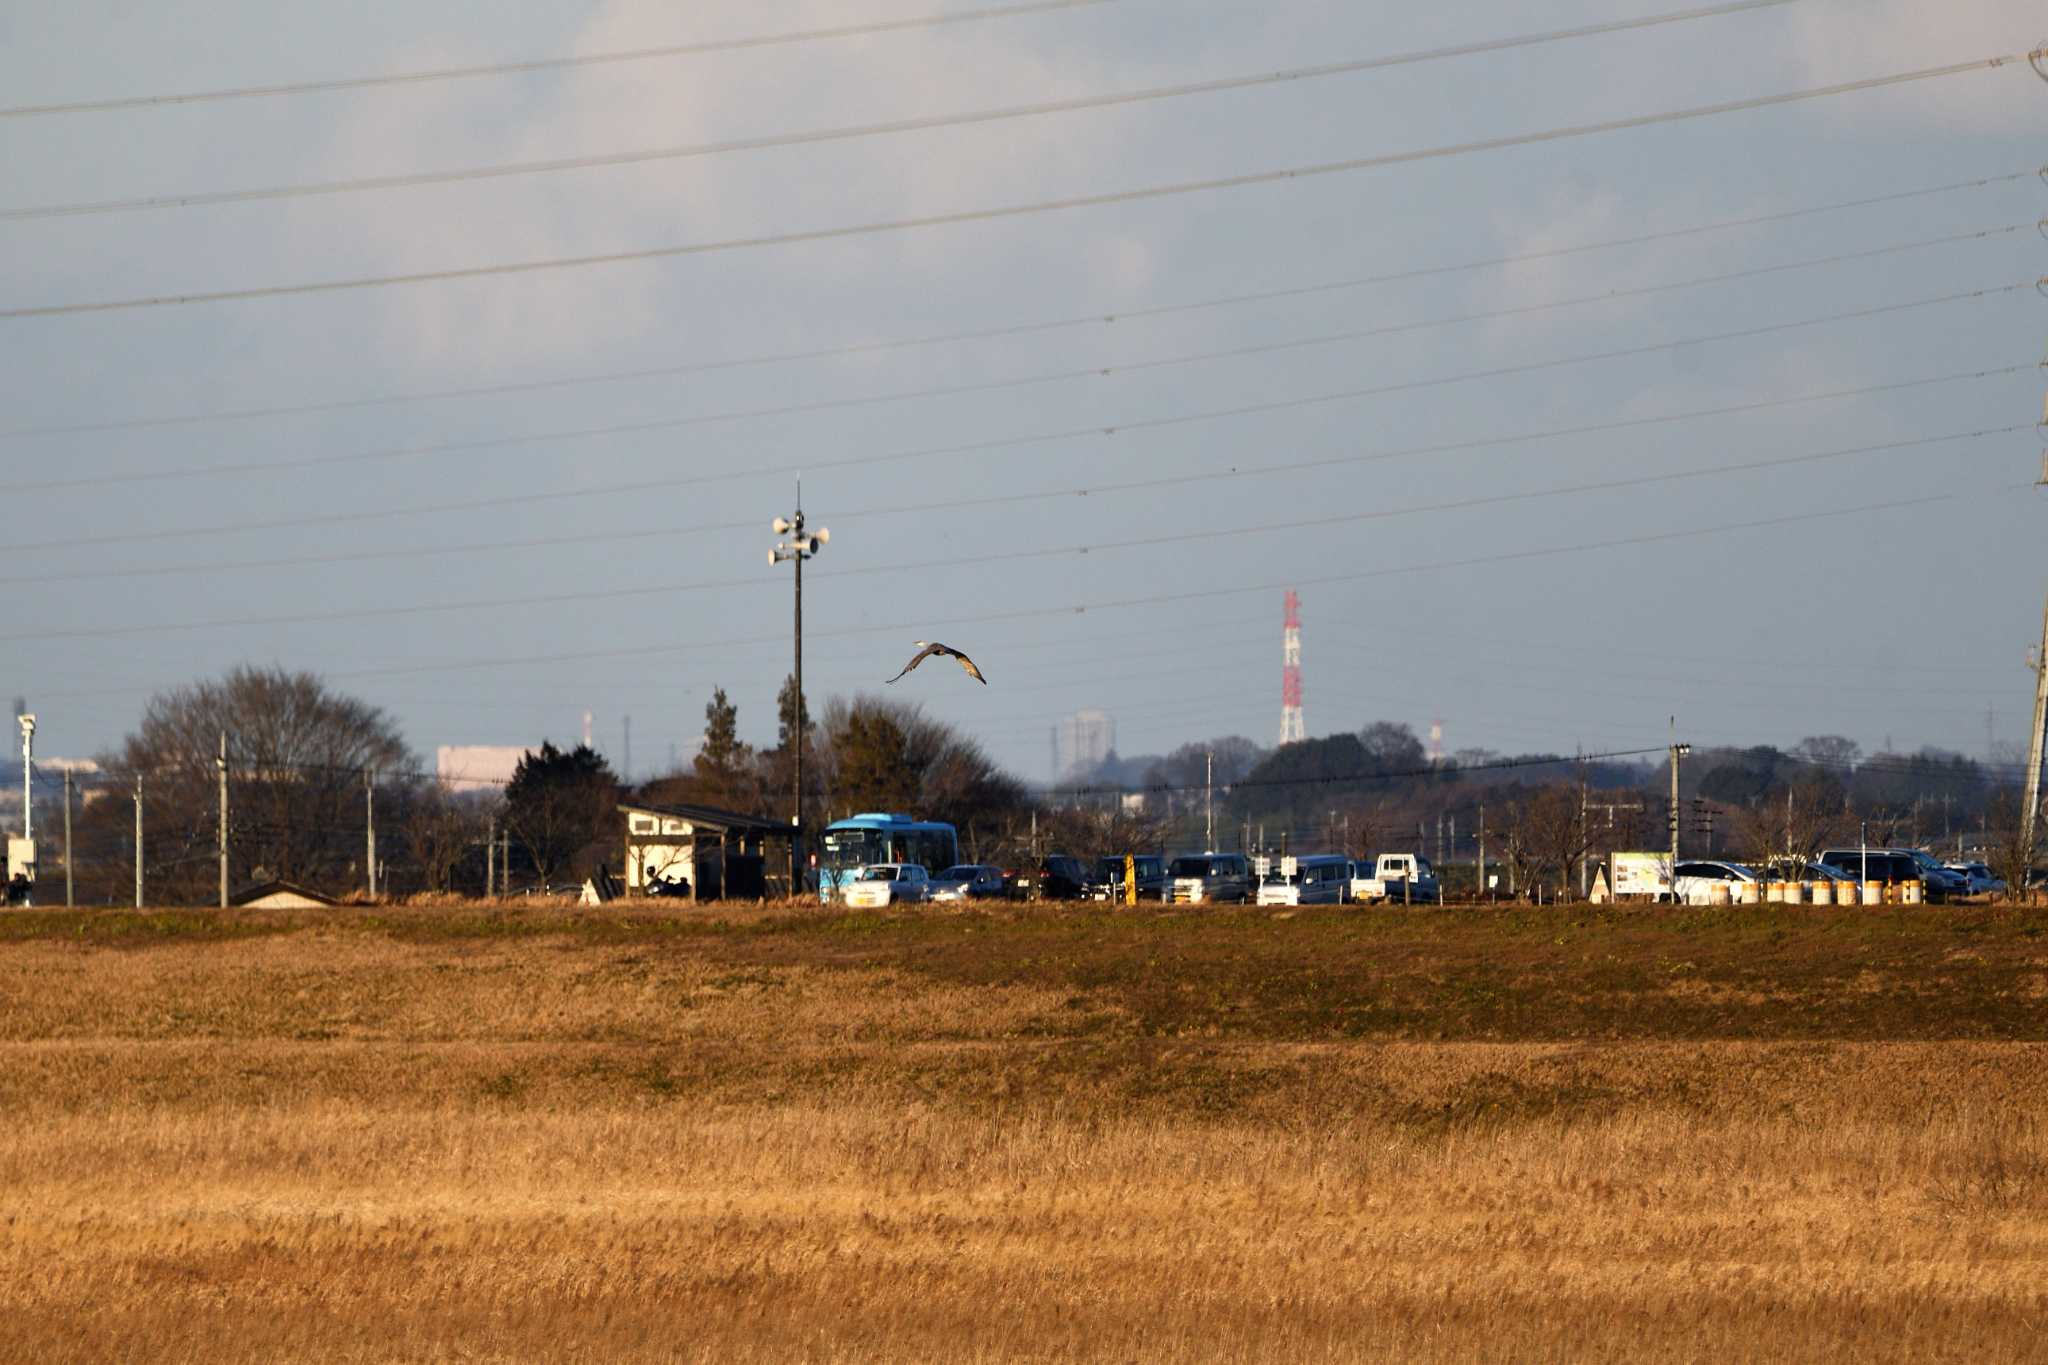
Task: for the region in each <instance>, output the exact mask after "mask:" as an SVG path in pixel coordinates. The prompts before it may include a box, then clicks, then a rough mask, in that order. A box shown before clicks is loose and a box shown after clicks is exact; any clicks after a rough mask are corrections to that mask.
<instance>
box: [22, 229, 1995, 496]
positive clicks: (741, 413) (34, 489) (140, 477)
mask: <svg viewBox="0 0 2048 1365" xmlns="http://www.w3.org/2000/svg"><path fill="white" fill-rule="evenodd" d="M2032 226H2033V224H2031V223H2014V224H2010V225H2008V226H2004V227H1997V228H1985V229H1982V230H1979V231H1976V232H1959V233H1949V234H1945V235H1943V236H1939V237H1929V238H1921V239H1918V240H1915V241H1910V242H1900V243H1893V244H1891V245H1887V246H1881V247H1873V248H1870V249H1867V250H1863V251H1849V252H1837V253H1835V254H1833V255H1830V256H1820V257H1809V258H1807V259H1805V260H1799V261H1786V262H1780V263H1778V264H1775V265H1765V266H1749V267H1746V268H1744V269H1741V270H1726V271H1719V272H1716V273H1714V274H1708V275H1695V276H1691V277H1688V278H1686V279H1682V280H1672V281H1666V282H1664V283H1661V284H1649V285H1638V286H1636V287H1634V288H1629V289H1609V290H1606V291H1604V292H1602V293H1598V294H1582V295H1578V296H1576V297H1572V298H1563V299H1549V300H1546V301H1544V302H1542V303H1532V304H1522V305H1518V306H1516V307H1512V308H1494V309H1485V310H1482V311H1479V312H1476V313H1455V314H1452V315H1450V316H1448V317H1439V318H1422V319H1417V320H1414V321H1409V322H1396V323H1387V324H1383V325H1381V326H1377V327H1360V328H1348V329H1346V330H1343V331H1339V332H1325V333H1320V334H1317V335H1312V336H1307V337H1293V338H1288V339H1285V340H1280V341H1264V342H1255V343H1251V344H1248V345H1242V346H1231V347H1224V348H1221V349H1218V350H1210V351H1196V352H1192V353H1189V354H1185V355H1178V356H1165V357H1158V358H1154V359H1151V360H1135V361H1127V362H1123V363H1119V364H1111V365H1093V366H1088V367H1085V368H1081V369H1067V370H1054V371H1050V372H1043V373H1039V374H1034V375H1023V376H1019V377H1015V378H1009V379H987V380H978V381H975V382H973V383H968V384H949V385H939V386H936V387H930V388H922V389H910V390H898V391H896V392H892V393H883V394H859V395H854V396H852V397H847V398H826V399H818V400H814V401H812V402H807V403H792V404H782V405H779V406H773V407H766V408H743V409H739V410H737V411H729V412H717V413H699V414H693V415H690V416H686V417H668V418H656V419H653V420H652V421H650V422H642V423H631V424H627V425H626V426H624V427H623V428H621V427H616V426H607V427H599V428H592V429H585V430H582V431H577V432H573V433H570V434H571V435H574V436H579V437H580V436H585V435H595V436H609V435H618V434H630V433H636V432H643V431H648V430H676V429H680V428H685V427H693V426H709V425H715V424H719V423H725V422H741V421H752V420H757V419H760V418H763V417H783V416H793V415H800V414H808V413H817V412H832V411H840V410H844V409H847V408H856V407H869V406H873V405H875V404H878V403H897V402H907V401H912V400H916V399H924V398H950V397H960V396H963V395H966V394H972V393H991V392H999V391H1002V390H1005V389H1012V388H1026V387H1035V386H1038V385H1042V384H1053V383H1062V382H1069V381H1073V380H1079V379H1108V378H1115V377H1117V376H1120V375H1124V374H1139V373H1144V372H1146V371H1150V370H1160V369H1169V368H1174V367H1178V366H1182V365H1193V364H1199V363H1203V362H1208V361H1217V360H1238V359H1244V358H1247V357H1251V356H1262V355H1273V354H1277V353H1280V352H1284V351H1291V350H1302V349H1306V348H1310V347H1317V346H1335V345H1342V344H1345V343H1347V342H1353V341H1367V340H1371V339H1373V338H1376V337H1386V336H1400V335H1405V334H1408V333H1411V332H1421V331H1428V330H1432V329H1435V328H1439V327H1452V326H1457V325H1459V324H1462V323H1468V322H1491V321H1498V320H1500V319H1503V318H1514V317H1527V316H1532V315H1534V314H1538V313H1547V312H1555V311H1558V310H1560V309H1565V308H1579V307H1585V306H1587V305H1590V304H1602V303H1612V302H1615V301H1617V300H1622V299H1630V298H1644V297H1648V296H1650V295H1655V294H1668V293H1674V292H1677V291H1679V290H1684V289H1697V288H1701V287H1704V286H1706V285H1712V284H1727V283H1732V282H1734V281H1737V280H1746V279H1756V278H1760V277H1762V276H1766V275H1779V274H1786V273H1789V272H1791V271H1796V270H1810V269H1814V268H1816V267H1823V266H1834V265H1843V264H1847V263H1850V262H1857V261H1866V260H1876V259H1880V258H1882V257H1886V256H1895V255H1898V254H1900V253H1903V252H1907V251H1917V250H1922V249H1925V248H1927V247H1933V246H1953V245H1956V244H1958V243H1963V242H1982V241H1988V240H1990V239H1992V238H1994V237H2001V236H2007V235H2010V234H2012V233H2016V232H2022V231H2025V230H2027V229H2028V228H2031V227H2032ZM563 437H564V433H559V432H556V433H550V432H525V433H520V434H518V435H514V436H505V437H479V438H476V439H475V440H473V441H468V442H453V443H447V444H444V445H440V446H429V447H411V448H405V449H402V450H401V451H399V452H397V453H396V454H393V453H390V452H382V451H371V452H359V453H355V454H350V455H307V456H295V457H292V458H289V459H281V460H256V461H246V462H244V463H241V464H227V465H217V464H216V465H185V466H179V467H174V468H169V469H149V470H140V471H132V472H125V473H106V474H84V475H73V476H70V477H68V478H62V479H46V480H42V481H40V482H37V483H27V484H16V485H13V486H12V487H8V488H4V489H0V494H5V495H8V496H19V495H21V494H26V493H44V492H52V491H56V490H59V489H72V488H93V487H101V486H105V485H108V484H127V483H147V482H157V481H162V480H171V479H192V478H217V477H221V476H225V475H239V474H248V473H257V472H270V471H278V470H287V469H304V468H320V467H324V466H327V465H332V464H342V463H355V462H358V461H362V460H380V459H392V458H398V457H399V456H400V455H417V454H425V453H433V452H436V451H448V450H470V449H478V448H488V447H490V446H493V445H498V444H509V445H528V444H533V443H536V442H539V443H545V442H548V441H553V440H560V439H563Z"/></svg>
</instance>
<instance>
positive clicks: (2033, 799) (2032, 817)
mask: <svg viewBox="0 0 2048 1365" xmlns="http://www.w3.org/2000/svg"><path fill="white" fill-rule="evenodd" d="M2041 475H2042V483H2043V484H2048V460H2044V461H2043V466H2042V470H2041ZM2044 726H2048V606H2044V607H2043V608H2042V610H2041V648H2040V651H2039V652H2038V653H2036V654H2035V655H2034V728H2033V730H2032V731H2030V732H2029V734H2028V736H2027V795H2026V800H2025V801H2024V802H2023V803H2022V804H2021V810H2020V818H2021V820H2022V821H2024V825H2023V827H2022V831H2023V832H2022V833H2021V835H2020V849H2021V851H2022V852H2024V853H2025V854H2026V858H2025V861H2024V864H2023V866H2024V868H2025V869H2026V870H2027V872H2028V873H2031V872H2032V870H2033V866H2034V831H2035V830H2036V829H2038V828H2039V827H2040V823H2041V748H2042V744H2043V738H2042V731H2043V727H2044ZM2020 894H2021V895H2022V896H2023V897H2024V896H2025V894H2026V888H2025V887H2021V888H2020Z"/></svg>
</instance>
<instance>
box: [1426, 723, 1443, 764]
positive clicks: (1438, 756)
mask: <svg viewBox="0 0 2048 1365" xmlns="http://www.w3.org/2000/svg"><path fill="white" fill-rule="evenodd" d="M1429 761H1430V762H1431V763H1441V762H1443V761H1444V723H1443V721H1442V720H1441V719H1438V720H1433V721H1431V722H1430V723H1429Z"/></svg>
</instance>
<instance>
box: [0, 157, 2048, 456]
mask: <svg viewBox="0 0 2048 1365" xmlns="http://www.w3.org/2000/svg"><path fill="white" fill-rule="evenodd" d="M2035 174H2036V172H2034V171H2031V170H2029V171H2015V172H2012V173H2010V174H2006V175H1995V176H1983V177H1979V178H1977V179H1974V180H1958V181H1950V182H1948V183H1946V184H1940V185H1930V186H1925V187H1923V188H1920V189H1911V190H1897V191H1894V192H1892V193H1889V194H1879V195H1869V196H1865V197H1863V198H1858V199H1844V200H1837V201H1834V202H1831V203H1825V204H1809V205H1804V206H1801V207H1798V208H1791V209H1779V210H1774V211H1772V212H1769V213H1758V214H1750V215H1747V216H1745V217H1741V218H1727V219H1721V220H1719V221H1715V222H1709V223H1699V224H1694V225H1692V226H1688V227H1680V228H1667V229H1664V230H1661V231H1657V232H1646V233H1638V234H1635V235H1633V236H1629V237H1613V238H1607V239H1604V240H1599V241H1592V242H1580V243H1576V244H1574V245H1571V246H1564V247H1552V248H1550V249H1548V250H1544V251H1531V252H1522V253H1518V254H1516V255H1512V256H1494V257H1489V258H1486V259H1483V260H1476V261H1463V262H1457V263H1453V264H1446V265H1432V266H1416V267H1411V268H1407V269H1403V270H1395V271H1389V272H1384V273H1380V274H1374V275H1360V276H1352V277H1350V278H1347V279H1339V280H1327V281H1322V282H1319V283H1313V284H1305V285H1292V286H1287V287H1283V288H1278V289H1266V290H1258V291H1254V292H1250V293H1238V294H1225V295H1219V296H1214V297H1211V298H1206V299H1195V300H1188V301H1183V302H1179V303H1165V304H1155V305H1152V306H1149V307H1144V308H1125V309H1121V310H1118V311H1116V312H1109V313H1088V314H1083V315H1080V316H1075V317H1066V318H1054V319H1050V320H1046V321H1040V322H1022V323H1012V324H1007V325H1003V326H997V327H986V328H978V329H974V330H970V331H958V332H942V333H937V334H933V335H928V336H922V337H909V338H903V339H899V340H891V341H866V342H855V343H851V344H848V345H844V346H829V347H822V348H816V349H810V350H802V351H782V352H775V353H771V354H765V355H755V356H740V357H735V358H732V359H728V360H699V361H687V362H683V363H680V364H674V365H657V366H650V367H644V368H639V369H627V370H612V371H606V372H601V373H597V374H588V375H569V376H563V377H558V378H553V379H531V380H517V381H512V382H509V383H503V384H484V385H472V386H469V387H465V388H452V389H433V390H424V391H419V392H414V393H398V394H381V395H373V396H370V397H365V398H344V399H333V400H328V401H324V402H312V403H291V404H280V405H277V406H272V407H261V408H239V409H224V410H219V411H215V412H205V413H175V414H162V415H158V416H149V417H131V418H117V419H114V420H111V421H101V422H78V423H71V424H68V425H62V426H44V427H17V428H15V429H13V430H11V431H0V440H17V439H20V438H23V437H31V436H67V435H79V434H84V433H90V432H100V431H130V430H138V429H142V428H149V427H167V426H189V425H194V424H198V423H204V422H240V421H250V420H255V419H259V418H267V417H289V416H298V415H303V414H313V413H324V412H345V411H350V410H353V409H358V408H368V407H383V406H388V405H395V404H403V403H424V402H434V401H439V400H443V399H456V398H493V397H501V396H504V395H508V394H522V393H539V392H546V391H550V390H555V389H565V388H581V387H585V386H589V385H596V384H615V383H623V382H629V381H632V380H637V379H666V378H673V377H675V376H677V375H684V374H705V373H711V372H715V371H721V370H732V369H745V368H752V367H756V366H764V365H781V364H790V363H795V362H801V361H809V360H833V359H841V358H846V357H852V356H859V355H873V354H877V353H880V352H885V351H895V350H907V349H911V348H915V347H923V346H943V345H954V344H958V343H960V342H967V341H988V340H995V339H999V338H1004V337H1015V336H1027V335H1032V334H1035V333H1040V332H1050V331H1059V330H1066V329H1071V328H1077V327H1091V326H1110V325H1114V324H1116V323H1118V322H1127V321H1131V320H1134V319H1139V318H1154V317H1165V316H1171V315H1174V314H1178V313H1187V312H1194V311H1198V310H1206V309H1211V308H1227V307H1235V306H1237V305H1240V304H1246V303H1264V302H1271V301H1273V300H1275V299H1285V298H1300V297H1303V296H1308V295H1315V294H1322V293H1334V292H1337V291H1339V290H1346V289H1359V288H1365V287H1368V286H1371V285H1379V284H1393V283H1398V282H1401V281H1406V280H1417V279H1425V278H1429V277H1433V276H1440V275H1449V274H1459V273H1463V272H1467V271H1475V270H1485V269H1493V268H1496V267H1500V266H1509V265H1524V264H1528V263H1532V262H1535V261H1547V260H1555V259H1559V258H1561V257H1566V256H1575V255H1581V254H1585V253H1588V252H1594V251H1607V250H1612V249H1615V248H1619V247H1629V246H1644V245H1647V244H1649V243H1652V242H1665V241H1672V240H1676V239H1680V238H1685V237H1693V236H1700V235H1703V234H1706V233H1713V232H1726V231H1730V230H1732V229H1736V228H1745V227H1756V226H1760V225H1763V224H1769V223H1780V222H1786V221H1789V220H1792V219H1797V218H1806V217H1812V216H1814V215H1817V214H1823V213H1839V212H1844V211H1847V210H1851V209H1860V208H1870V207H1873V206H1876V205H1879V204H1890V203H1897V202H1900V201H1902V200H1908V199H1921V198H1927V197H1930V196H1933V195H1938V194H1948V193H1953V192H1955V191H1958V190H1971V189H1985V188H1988V187H1990V186H1993V185H2004V184H2010V183H2012V182H2014V181H2017V180H2028V179H2032V178H2033V177H2034V175H2035Z"/></svg>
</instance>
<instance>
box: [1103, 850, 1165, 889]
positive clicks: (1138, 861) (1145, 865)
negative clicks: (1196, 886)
mask: <svg viewBox="0 0 2048 1365" xmlns="http://www.w3.org/2000/svg"><path fill="white" fill-rule="evenodd" d="M1131 861H1132V863H1134V864H1135V865H1136V868H1137V873H1138V877H1137V880H1138V899H1139V900H1141V901H1163V900H1165V899H1166V888H1167V886H1168V884H1169V880H1170V879H1169V878H1168V877H1167V875H1166V859H1164V858H1162V857H1160V856H1159V855H1158V854H1156V853H1138V854H1133V855H1131ZM1087 894H1088V899H1090V900H1098V901H1103V900H1107V901H1120V900H1122V899H1123V898H1124V855H1122V854H1113V855H1111V856H1109V857H1107V858H1097V859H1096V860H1095V874H1094V875H1093V876H1092V877H1090V878H1089V880H1088V892H1087Z"/></svg>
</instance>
